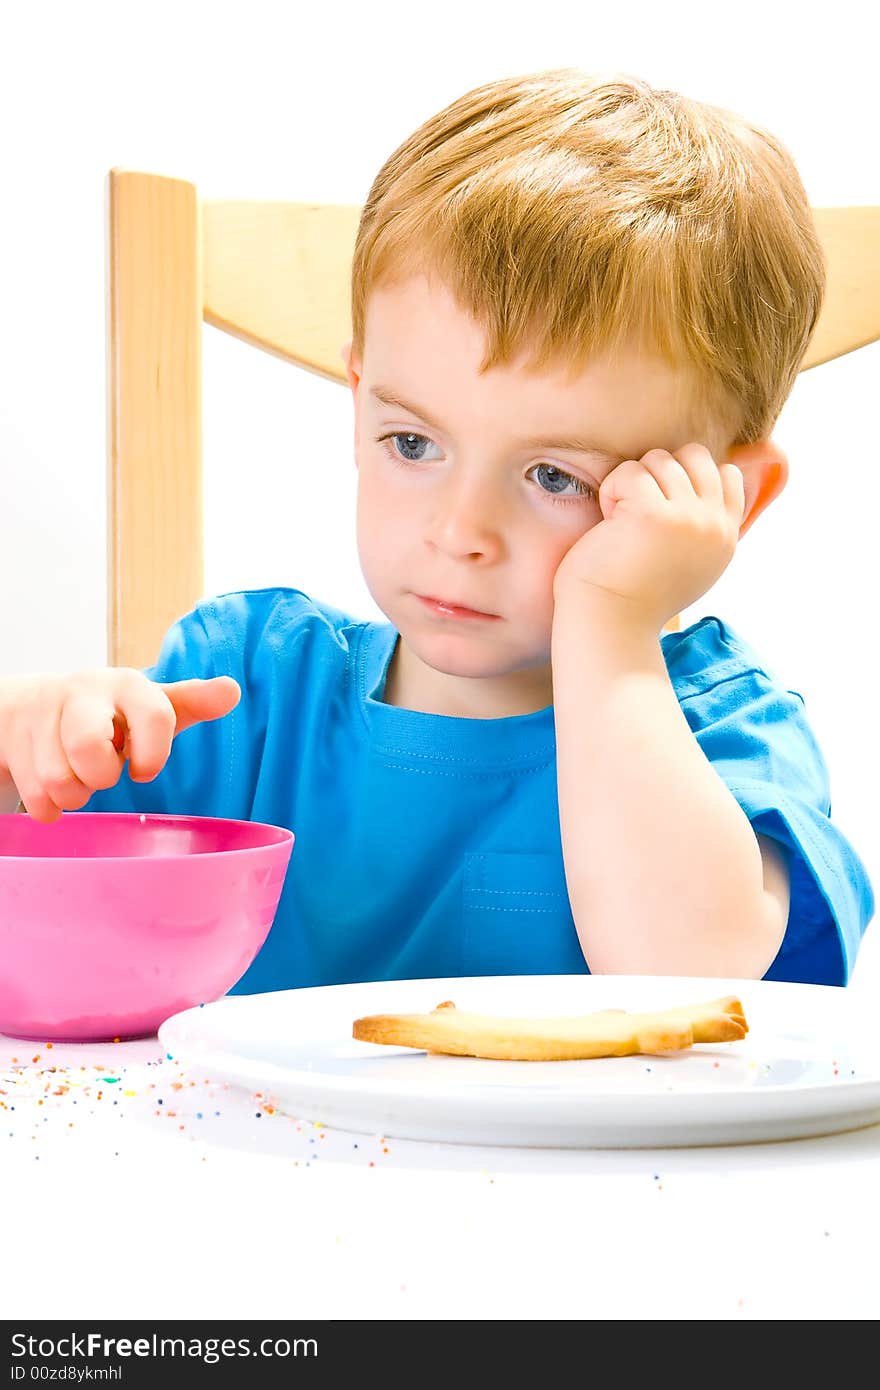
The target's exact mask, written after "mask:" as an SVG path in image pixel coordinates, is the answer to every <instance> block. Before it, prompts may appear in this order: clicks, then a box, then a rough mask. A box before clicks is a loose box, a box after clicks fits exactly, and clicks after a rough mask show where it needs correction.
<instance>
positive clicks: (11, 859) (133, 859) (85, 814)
mask: <svg viewBox="0 0 880 1390" xmlns="http://www.w3.org/2000/svg"><path fill="white" fill-rule="evenodd" d="M74 817H76V819H77V820H78V821H80V820H86V821H97V820H100V821H103V822H106V821H108V820H112V821H124V822H126V823H131V822H132V821H137V822H138V823H139V824H141V825H144V824H146V823H147V822H161V823H162V824H165V823H166V822H167V821H173V822H175V823H178V824H179V823H181V822H188V823H190V824H191V823H192V822H197V823H198V824H205V823H206V822H207V823H208V824H212V825H229V826H259V827H260V828H261V829H264V830H272V831H274V832H275V838H273V839H271V840H268V841H267V842H266V843H265V844H261V845H243V846H241V847H240V848H238V849H208V850H200V851H199V852H198V854H172V853H169V854H151V855H140V854H87V855H81V854H76V855H74V854H7V853H5V852H4V850H3V845H2V840H0V863H6V864H121V863H124V862H130V863H146V862H149V861H150V860H152V861H153V862H156V861H161V862H162V863H169V862H174V861H177V860H183V859H226V858H230V857H232V856H233V855H234V856H235V857H236V858H240V857H241V855H248V854H260V853H262V852H263V851H264V850H267V849H275V848H277V847H278V846H281V845H289V846H290V847H291V848H292V847H293V844H294V841H295V840H296V834H295V832H294V831H293V830H291V829H290V828H289V827H288V826H286V825H275V824H274V823H273V822H271V821H262V820H244V819H242V818H240V817H234V816H199V815H176V814H170V813H168V814H166V813H165V812H164V811H62V813H61V815H60V817H59V818H58V820H55V821H35V822H33V823H34V824H37V825H41V826H44V827H45V828H46V829H47V830H50V829H51V827H52V826H53V825H58V824H60V822H61V821H62V820H72V819H73V818H74ZM13 818H14V819H15V820H16V821H21V820H22V819H26V820H32V819H33V818H32V817H30V816H27V815H26V814H25V815H24V816H22V815H19V814H16V813H14V812H13V813H12V814H8V815H7V814H4V815H0V825H2V823H3V821H4V820H7V819H8V820H12V819H13Z"/></svg>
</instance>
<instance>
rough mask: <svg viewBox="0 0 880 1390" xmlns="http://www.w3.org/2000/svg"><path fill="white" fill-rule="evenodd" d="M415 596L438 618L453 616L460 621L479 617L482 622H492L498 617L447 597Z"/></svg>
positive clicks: (495, 614)
mask: <svg viewBox="0 0 880 1390" xmlns="http://www.w3.org/2000/svg"><path fill="white" fill-rule="evenodd" d="M415 597H416V598H417V599H418V601H419V603H420V604H422V606H423V607H425V608H427V609H428V611H429V612H430V613H434V614H436V616H437V617H439V618H454V619H459V620H461V621H464V620H466V619H470V618H481V619H482V620H483V621H484V622H494V621H496V620H497V618H498V614H497V613H482V612H481V611H480V610H479V609H478V608H466V607H464V606H463V605H462V604H460V603H450V602H449V600H448V599H443V598H434V597H433V596H426V595H424V594H416V595H415Z"/></svg>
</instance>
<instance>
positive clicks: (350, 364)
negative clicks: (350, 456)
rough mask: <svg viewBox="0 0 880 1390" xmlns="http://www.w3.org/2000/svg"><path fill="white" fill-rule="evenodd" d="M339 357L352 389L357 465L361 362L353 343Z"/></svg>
mask: <svg viewBox="0 0 880 1390" xmlns="http://www.w3.org/2000/svg"><path fill="white" fill-rule="evenodd" d="M339 356H340V357H341V358H342V361H343V362H344V364H345V374H346V376H347V377H348V384H349V386H350V387H351V395H352V400H353V401H354V461H355V465H357V461H358V457H357V451H358V445H359V443H360V426H359V424H358V400H357V392H358V386H359V385H360V380H361V376H360V366H361V364H360V362H358V361H357V359H356V358H354V357H352V354H351V343H350V342H348V343H344V344H343V345H342V347H341V348H340V349H339Z"/></svg>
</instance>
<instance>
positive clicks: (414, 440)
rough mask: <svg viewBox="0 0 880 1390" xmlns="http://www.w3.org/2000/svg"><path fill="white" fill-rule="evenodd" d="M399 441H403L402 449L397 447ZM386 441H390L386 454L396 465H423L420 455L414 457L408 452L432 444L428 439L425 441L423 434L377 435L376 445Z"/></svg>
mask: <svg viewBox="0 0 880 1390" xmlns="http://www.w3.org/2000/svg"><path fill="white" fill-rule="evenodd" d="M399 439H402V440H403V441H404V443H403V446H402V448H399V447H398V443H397V441H398V440H399ZM386 440H390V446H389V447H388V453H389V454H390V456H391V457H392V458H393V459H396V460H397V462H398V463H424V462H425V460H424V458H423V457H422V456H421V455H420V454H419V455H417V456H414V455H413V453H410V452H409V451H410V450H412V451H417V450H418V449H419V448H420V447H421V446H422V445H423V444H430V443H431V442H432V441H431V440H430V439H426V438H425V436H424V435H423V434H415V433H412V432H406V433H401V432H398V433H397V434H382V435H379V438H378V440H377V443H379V444H382V443H385V441H386Z"/></svg>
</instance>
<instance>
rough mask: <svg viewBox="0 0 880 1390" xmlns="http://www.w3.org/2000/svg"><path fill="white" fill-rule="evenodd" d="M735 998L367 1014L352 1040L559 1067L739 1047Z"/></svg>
mask: <svg viewBox="0 0 880 1390" xmlns="http://www.w3.org/2000/svg"><path fill="white" fill-rule="evenodd" d="M748 1030H749V1029H748V1024H747V1023H746V1019H745V1014H744V1013H743V1007H742V1004H741V1003H740V1001H739V999H737V998H736V997H735V995H727V996H725V997H723V998H721V999H710V1000H709V1001H708V1002H707V1003H704V1004H686V1005H683V1006H680V1007H676V1008H669V1009H659V1010H656V1011H653V1012H650V1013H626V1012H625V1011H624V1010H623V1009H606V1010H604V1011H602V1012H601V1013H592V1014H584V1015H582V1016H580V1017H574V1018H516V1017H512V1018H502V1017H494V1016H492V1015H490V1014H475V1013H464V1012H463V1011H459V1010H458V1009H457V1008H456V1007H455V1005H454V1004H453V1003H452V1002H451V1000H445V1001H444V1003H442V1004H438V1005H437V1007H436V1009H434V1010H433V1011H432V1012H431V1013H428V1014H369V1015H367V1016H366V1017H364V1018H358V1019H355V1021H354V1024H353V1027H352V1037H354V1038H357V1039H358V1040H359V1041H361V1042H373V1043H383V1044H386V1045H388V1046H392V1047H414V1048H418V1049H420V1050H421V1051H424V1052H440V1053H445V1054H448V1055H452V1056H458V1057H488V1058H494V1059H496V1060H498V1061H510V1062H562V1061H574V1060H577V1059H580V1058H588V1057H626V1056H631V1055H633V1054H635V1053H643V1054H645V1055H647V1056H653V1055H654V1054H657V1053H662V1052H675V1051H678V1050H680V1049H681V1048H686V1047H691V1046H692V1045H693V1044H694V1043H713V1042H737V1041H738V1040H739V1039H741V1038H744V1037H745V1035H746V1033H747V1032H748Z"/></svg>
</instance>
